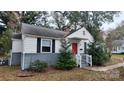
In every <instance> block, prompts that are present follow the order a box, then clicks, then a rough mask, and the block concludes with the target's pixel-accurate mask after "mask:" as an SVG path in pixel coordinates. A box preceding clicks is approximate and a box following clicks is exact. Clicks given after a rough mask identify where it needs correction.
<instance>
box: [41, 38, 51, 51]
mask: <svg viewBox="0 0 124 93" xmlns="http://www.w3.org/2000/svg"><path fill="white" fill-rule="evenodd" d="M43 40H49V41H50V43H51V45H50V52H43V51H42V47H43V46H42V42H43ZM41 53H52V40H51V39H41Z"/></svg>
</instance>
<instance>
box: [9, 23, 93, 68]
mask: <svg viewBox="0 0 124 93" xmlns="http://www.w3.org/2000/svg"><path fill="white" fill-rule="evenodd" d="M61 39H66V40H69V41H70V42H71V47H70V49H71V51H72V53H73V55H74V56H76V55H78V54H81V53H82V54H85V53H86V48H87V44H88V43H90V42H92V41H93V37H92V36H91V34H90V33H89V32H88V31H87V30H86V29H85V28H82V29H80V30H78V31H70V32H64V31H58V30H53V29H48V28H44V27H39V26H34V25H29V24H25V23H22V25H21V32H20V33H17V34H14V35H13V38H12V56H11V61H10V63H9V64H10V65H21V69H22V70H24V69H28V68H29V66H30V64H31V63H32V62H34V61H35V60H42V61H45V62H47V63H48V65H55V64H56V62H57V61H58V55H59V53H60V52H59V50H60V49H61Z"/></svg>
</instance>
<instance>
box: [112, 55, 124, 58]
mask: <svg viewBox="0 0 124 93" xmlns="http://www.w3.org/2000/svg"><path fill="white" fill-rule="evenodd" d="M112 58H117V59H119V58H121V59H122V58H124V54H112Z"/></svg>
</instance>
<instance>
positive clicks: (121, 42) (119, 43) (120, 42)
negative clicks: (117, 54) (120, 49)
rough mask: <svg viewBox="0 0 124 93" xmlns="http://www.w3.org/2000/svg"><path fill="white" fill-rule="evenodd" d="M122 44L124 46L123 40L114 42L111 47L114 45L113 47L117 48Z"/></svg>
mask: <svg viewBox="0 0 124 93" xmlns="http://www.w3.org/2000/svg"><path fill="white" fill-rule="evenodd" d="M122 44H124V40H114V41H113V42H112V45H114V46H118V45H122Z"/></svg>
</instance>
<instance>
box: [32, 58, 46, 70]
mask: <svg viewBox="0 0 124 93" xmlns="http://www.w3.org/2000/svg"><path fill="white" fill-rule="evenodd" d="M47 67H48V64H47V63H46V62H44V61H40V60H36V61H34V62H33V63H32V64H31V67H30V70H31V71H35V72H43V71H46V68H47Z"/></svg>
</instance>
